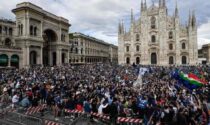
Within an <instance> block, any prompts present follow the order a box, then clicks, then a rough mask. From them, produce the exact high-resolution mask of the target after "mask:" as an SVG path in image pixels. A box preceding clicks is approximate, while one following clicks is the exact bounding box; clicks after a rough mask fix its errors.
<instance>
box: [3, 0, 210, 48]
mask: <svg viewBox="0 0 210 125" xmlns="http://www.w3.org/2000/svg"><path fill="white" fill-rule="evenodd" d="M24 1H30V2H32V3H34V4H36V5H38V6H40V7H42V8H43V9H45V10H47V11H49V12H51V13H54V14H56V15H59V16H62V17H65V18H67V19H68V20H69V22H70V23H71V24H72V26H71V27H70V32H82V33H84V34H86V35H91V36H93V37H96V38H99V39H102V40H104V41H107V42H109V43H113V44H115V45H117V29H118V28H117V27H118V22H119V20H121V19H124V20H125V23H126V24H127V29H128V25H129V23H130V10H131V8H133V10H134V15H135V18H136V19H138V18H139V16H140V3H141V0H0V17H3V18H7V19H12V20H15V15H14V14H13V13H12V12H11V10H12V9H14V8H15V6H16V4H17V3H20V2H24ZM154 2H155V3H156V4H157V3H158V0H154ZM166 2H167V7H168V12H169V15H172V14H173V12H174V8H175V3H176V2H175V0H166ZM151 3H152V0H147V5H148V6H150V5H151ZM177 3H178V8H179V14H180V20H181V22H182V23H183V24H186V22H187V19H188V15H189V11H190V10H195V13H196V17H197V22H198V45H199V47H201V45H203V44H206V43H210V1H209V0H177Z"/></svg>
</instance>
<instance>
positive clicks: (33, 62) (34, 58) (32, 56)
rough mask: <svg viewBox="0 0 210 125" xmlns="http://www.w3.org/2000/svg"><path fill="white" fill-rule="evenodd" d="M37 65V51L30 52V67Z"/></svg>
mask: <svg viewBox="0 0 210 125" xmlns="http://www.w3.org/2000/svg"><path fill="white" fill-rule="evenodd" d="M36 64H37V53H36V51H31V52H30V65H36Z"/></svg>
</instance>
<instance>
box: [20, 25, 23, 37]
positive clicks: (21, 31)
mask: <svg viewBox="0 0 210 125" xmlns="http://www.w3.org/2000/svg"><path fill="white" fill-rule="evenodd" d="M20 34H21V35H23V24H21V25H20Z"/></svg>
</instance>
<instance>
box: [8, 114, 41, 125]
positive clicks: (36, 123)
mask: <svg viewBox="0 0 210 125" xmlns="http://www.w3.org/2000/svg"><path fill="white" fill-rule="evenodd" d="M4 119H5V120H7V121H13V122H16V123H19V124H25V125H44V124H43V121H42V119H39V118H36V117H32V116H27V115H23V114H19V113H15V112H8V113H7V114H6V117H5V118H4Z"/></svg>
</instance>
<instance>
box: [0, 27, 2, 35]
mask: <svg viewBox="0 0 210 125" xmlns="http://www.w3.org/2000/svg"><path fill="white" fill-rule="evenodd" d="M1 33H2V27H1V26H0V34H1Z"/></svg>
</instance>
